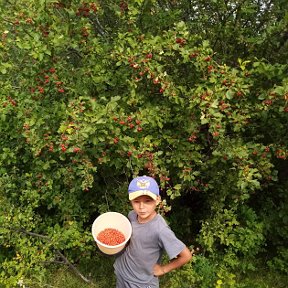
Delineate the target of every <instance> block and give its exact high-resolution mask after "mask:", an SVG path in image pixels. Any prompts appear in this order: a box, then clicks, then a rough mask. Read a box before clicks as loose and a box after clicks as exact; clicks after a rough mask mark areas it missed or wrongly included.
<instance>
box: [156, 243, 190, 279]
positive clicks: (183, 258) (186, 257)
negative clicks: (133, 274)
mask: <svg viewBox="0 0 288 288" xmlns="http://www.w3.org/2000/svg"><path fill="white" fill-rule="evenodd" d="M191 258H192V253H191V252H190V250H189V249H188V248H187V247H185V248H184V249H183V250H182V251H181V252H180V254H179V255H178V256H177V258H175V259H173V260H171V261H170V262H169V263H167V264H165V265H163V266H161V265H159V264H156V265H155V266H154V268H153V272H154V275H155V276H162V275H164V274H166V273H168V272H170V271H171V270H174V269H177V268H179V267H181V266H183V265H184V264H186V263H188V262H189V261H190V260H191Z"/></svg>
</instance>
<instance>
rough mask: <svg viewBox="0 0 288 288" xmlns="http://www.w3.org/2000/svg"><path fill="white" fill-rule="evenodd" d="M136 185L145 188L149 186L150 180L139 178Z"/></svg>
mask: <svg viewBox="0 0 288 288" xmlns="http://www.w3.org/2000/svg"><path fill="white" fill-rule="evenodd" d="M136 185H137V186H138V187H139V188H140V189H147V188H148V187H149V186H150V181H149V180H147V179H139V180H137V183H136Z"/></svg>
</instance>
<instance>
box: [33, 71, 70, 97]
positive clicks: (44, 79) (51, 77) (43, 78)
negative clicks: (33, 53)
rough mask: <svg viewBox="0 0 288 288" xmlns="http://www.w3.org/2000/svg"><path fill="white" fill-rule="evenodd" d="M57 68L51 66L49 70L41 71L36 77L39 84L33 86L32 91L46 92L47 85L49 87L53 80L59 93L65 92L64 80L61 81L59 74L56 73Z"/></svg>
mask: <svg viewBox="0 0 288 288" xmlns="http://www.w3.org/2000/svg"><path fill="white" fill-rule="evenodd" d="M55 73H56V69H55V68H54V67H51V68H50V69H48V70H43V71H42V72H40V73H39V74H38V75H39V77H38V78H36V82H37V83H38V85H37V86H36V87H31V88H30V92H31V93H36V92H38V93H39V94H44V93H45V87H47V86H48V85H49V87H50V84H51V82H52V81H53V84H54V87H55V88H56V89H57V91H58V92H59V93H64V92H65V90H64V88H63V82H62V81H59V79H58V76H57V75H56V74H55Z"/></svg>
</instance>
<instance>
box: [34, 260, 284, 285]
mask: <svg viewBox="0 0 288 288" xmlns="http://www.w3.org/2000/svg"><path fill="white" fill-rule="evenodd" d="M113 262H114V259H113V257H105V256H104V257H103V256H100V258H98V259H96V260H95V259H91V260H89V261H86V262H82V263H81V265H80V266H79V269H80V271H81V273H82V274H83V275H84V276H85V277H88V278H90V279H93V283H94V284H87V283H85V282H84V281H83V280H82V279H81V278H80V277H79V276H77V275H76V274H75V273H73V271H71V269H69V268H68V267H60V268H59V267H58V268H56V267H55V268H53V269H52V270H50V271H49V275H47V276H45V277H44V278H43V279H41V281H40V283H39V284H35V285H32V286H31V285H30V286H29V287H30V288H114V287H115V286H116V285H115V284H116V283H115V276H114V272H113ZM170 275H172V274H170ZM38 280H39V279H38ZM163 280H164V281H163ZM161 283H162V284H161V288H168V287H169V288H171V286H169V276H168V275H166V276H165V277H164V278H163V279H162V281H161ZM287 283H288V275H283V274H279V273H277V272H273V271H269V270H266V269H264V268H260V269H257V271H254V272H250V273H246V274H239V275H237V279H236V284H235V287H237V288H287ZM187 284H188V286H187ZM185 285H186V286H185V287H189V288H214V287H201V284H199V285H193V286H191V287H190V286H189V283H185ZM224 287H226V286H223V288H224ZM230 287H231V286H230ZM177 288H182V287H177Z"/></svg>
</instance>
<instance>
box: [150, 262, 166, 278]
mask: <svg viewBox="0 0 288 288" xmlns="http://www.w3.org/2000/svg"><path fill="white" fill-rule="evenodd" d="M153 273H154V276H157V277H159V276H162V275H164V274H165V270H164V268H163V267H162V266H161V265H159V264H155V266H154V267H153Z"/></svg>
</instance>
